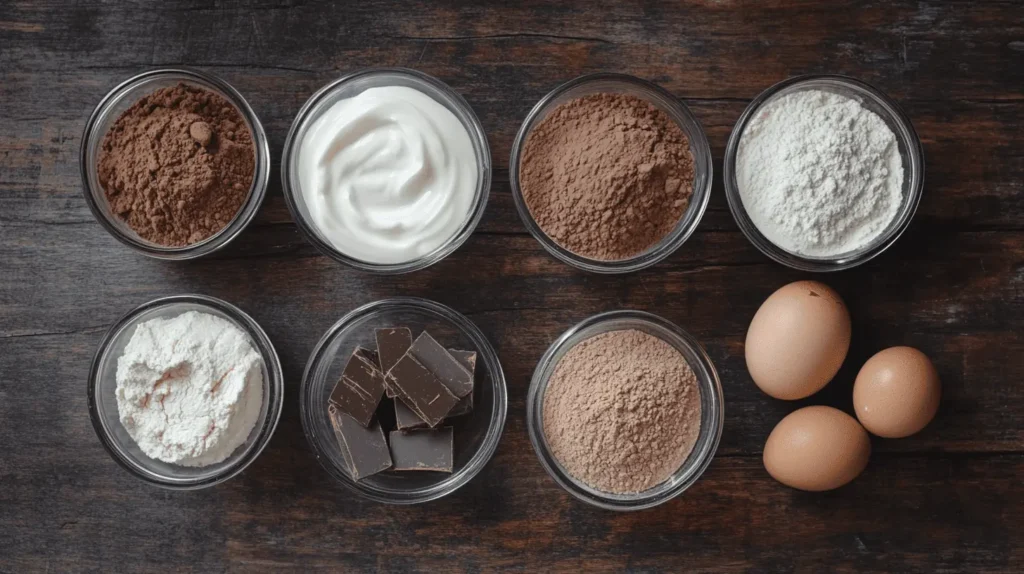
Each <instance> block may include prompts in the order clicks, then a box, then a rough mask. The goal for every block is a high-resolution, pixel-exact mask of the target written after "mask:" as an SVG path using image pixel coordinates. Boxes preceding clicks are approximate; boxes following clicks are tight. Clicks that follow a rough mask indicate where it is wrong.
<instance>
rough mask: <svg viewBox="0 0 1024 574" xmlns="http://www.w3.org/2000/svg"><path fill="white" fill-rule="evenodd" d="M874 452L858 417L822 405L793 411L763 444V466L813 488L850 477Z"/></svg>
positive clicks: (835, 484) (792, 483)
mask: <svg viewBox="0 0 1024 574" xmlns="http://www.w3.org/2000/svg"><path fill="white" fill-rule="evenodd" d="M870 456H871V440H870V439H869V438H868V433H866V432H864V427H862V426H860V423H858V422H857V419H855V418H853V417H851V416H850V415H848V414H846V413H844V412H843V411H841V410H839V409H834V408H832V407H823V406H815V407H805V408H802V409H799V410H797V411H794V412H792V413H790V414H789V416H787V417H786V418H784V419H782V420H781V421H779V424H777V425H776V426H775V429H774V430H773V431H772V434H770V435H769V436H768V442H767V443H765V445H764V467H765V469H767V470H768V474H770V475H772V478H774V479H775V480H777V481H779V482H781V483H782V484H785V485H786V486H791V487H793V488H797V489H800V490H809V491H812V492H818V491H822V490H832V489H833V488H839V487H840V486H843V485H844V484H846V483H848V482H850V481H851V480H853V479H854V478H856V477H857V475H858V474H860V473H861V471H863V470H864V467H865V466H867V464H868V457H870Z"/></svg>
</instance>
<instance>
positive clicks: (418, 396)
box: [387, 353, 459, 427]
mask: <svg viewBox="0 0 1024 574" xmlns="http://www.w3.org/2000/svg"><path fill="white" fill-rule="evenodd" d="M387 380H388V384H389V385H391V386H392V387H393V388H394V389H395V390H396V391H398V396H399V397H400V398H401V399H402V400H403V401H405V406H407V407H409V409H411V410H412V412H414V413H416V415H417V416H418V417H420V418H421V419H423V420H424V421H425V422H426V423H427V424H428V425H430V426H432V427H434V426H437V423H439V422H441V421H442V420H444V417H446V416H448V411H450V410H452V407H454V406H455V404H456V403H458V402H459V398H458V397H456V396H455V395H453V394H452V392H451V391H449V390H448V387H446V386H444V384H443V383H441V381H439V380H437V377H435V376H434V375H433V373H431V372H430V371H429V370H427V368H426V367H424V366H423V365H422V364H420V362H419V361H417V360H416V358H415V357H413V356H412V355H411V354H410V353H406V354H405V356H404V357H402V358H401V360H399V361H398V363H397V364H396V365H395V366H394V367H391V370H390V371H388V374H387Z"/></svg>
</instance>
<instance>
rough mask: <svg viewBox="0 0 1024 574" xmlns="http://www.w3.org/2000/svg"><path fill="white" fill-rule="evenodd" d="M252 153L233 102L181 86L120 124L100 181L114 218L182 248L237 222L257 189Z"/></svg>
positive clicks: (157, 95) (102, 161)
mask: <svg viewBox="0 0 1024 574" xmlns="http://www.w3.org/2000/svg"><path fill="white" fill-rule="evenodd" d="M253 149H254V148H253V141H252V134H251V133H250V131H249V127H248V126H247V125H246V123H245V120H244V119H243V118H242V115H241V114H240V113H239V112H238V110H237V109H235V107H234V106H233V105H231V103H230V102H228V101H227V100H226V99H224V98H223V97H221V96H220V95H219V94H216V93H214V92H211V91H209V90H205V89H202V88H199V87H197V86H192V85H188V84H178V85H176V86H172V87H168V88H161V89H159V90H156V91H154V92H153V93H151V94H148V95H147V96H145V97H143V98H142V99H140V100H139V101H138V102H136V103H135V104H134V105H132V106H131V107H130V108H128V109H127V110H125V111H124V112H123V113H122V114H121V115H120V116H119V117H118V118H117V120H115V122H114V124H113V126H111V128H110V130H109V131H108V132H107V133H106V135H105V136H104V138H103V142H102V144H101V149H100V153H99V160H98V176H99V181H100V184H101V185H102V186H103V190H104V193H105V195H106V198H107V202H108V203H109V204H110V208H111V211H112V212H113V213H114V215H115V216H116V217H118V218H120V219H121V220H122V221H124V222H125V223H127V224H128V226H129V227H130V228H132V230H134V231H135V232H136V233H138V234H139V236H140V237H141V238H143V239H145V240H147V241H150V242H153V243H156V244H159V245H164V246H168V247H182V246H185V245H190V244H193V243H197V242H199V241H202V240H204V239H206V238H208V237H210V236H211V235H214V234H215V233H217V232H218V231H220V230H221V229H223V228H224V227H226V226H227V225H228V223H230V222H231V220H232V219H234V217H235V214H237V213H238V210H239V209H240V208H241V207H242V204H243V203H244V202H245V199H246V197H248V195H249V188H250V187H251V186H252V181H253V176H254V174H255V164H256V156H255V154H254V151H253Z"/></svg>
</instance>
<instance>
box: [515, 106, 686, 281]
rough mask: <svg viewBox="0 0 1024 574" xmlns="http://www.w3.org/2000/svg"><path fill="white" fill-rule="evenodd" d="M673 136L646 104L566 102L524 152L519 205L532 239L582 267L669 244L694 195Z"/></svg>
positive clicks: (667, 122)
mask: <svg viewBox="0 0 1024 574" xmlns="http://www.w3.org/2000/svg"><path fill="white" fill-rule="evenodd" d="M693 179H694V165H693V155H692V154H691V152H690V143H689V140H688V138H687V137H686V134H685V133H683V131H682V129H680V128H679V126H678V125H677V124H676V123H675V122H674V121H673V120H672V118H670V117H669V116H668V114H666V113H665V112H664V111H662V110H660V109H658V108H657V107H655V106H654V105H652V104H651V103H649V102H647V101H645V100H643V99H641V98H638V97H636V96H631V95H625V94H611V93H607V94H593V95H588V96H583V97H581V98H577V99H574V100H571V101H568V102H566V103H564V104H562V105H560V106H559V107H558V108H556V109H555V110H554V111H552V112H551V113H550V114H549V115H548V116H547V117H546V118H544V119H543V120H542V121H541V122H540V123H539V124H538V125H537V127H536V128H535V129H534V130H533V132H532V133H531V134H530V137H529V139H527V141H526V145H525V146H524V149H523V157H522V160H521V162H520V169H519V180H520V189H521V190H522V194H523V199H524V200H525V202H526V206H527V208H529V210H530V213H531V214H532V215H533V217H534V219H535V220H536V221H537V224H538V225H539V226H540V228H541V230H543V231H544V233H545V234H547V235H548V236H549V237H551V238H552V239H553V240H554V241H555V242H556V243H558V244H559V245H560V246H562V247H564V248H565V249H568V250H569V251H572V252H573V253H576V254H577V255H582V256H584V257H588V258H590V259H597V260H602V261H615V260H622V259H628V258H630V257H634V256H636V255H639V254H641V253H643V252H645V251H647V250H648V249H650V248H651V247H653V246H654V245H655V244H656V243H658V242H659V241H660V240H661V239H662V238H664V237H665V236H666V235H668V234H669V233H670V232H671V231H672V229H673V228H674V227H675V225H676V223H678V221H679V220H680V218H682V216H683V214H684V213H685V212H686V208H687V206H688V205H689V199H690V196H691V195H692V194H693Z"/></svg>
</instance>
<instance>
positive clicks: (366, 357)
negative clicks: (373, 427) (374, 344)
mask: <svg viewBox="0 0 1024 574" xmlns="http://www.w3.org/2000/svg"><path fill="white" fill-rule="evenodd" d="M382 396H384V373H382V372H381V370H380V367H378V366H377V355H376V354H375V353H374V352H373V351H368V350H366V349H364V348H362V347H356V350H355V352H353V353H352V356H351V357H350V358H349V360H348V364H346V365H345V370H344V372H342V373H341V380H339V381H338V384H337V385H335V386H334V391H332V392H331V398H330V402H331V403H332V404H334V405H336V406H337V407H338V410H340V411H341V412H343V413H345V414H348V415H351V416H352V418H354V419H355V420H357V421H359V424H361V425H363V426H364V427H369V426H370V420H371V419H373V413H374V411H376V410H377V404H378V403H379V402H380V399H381V397H382Z"/></svg>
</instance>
